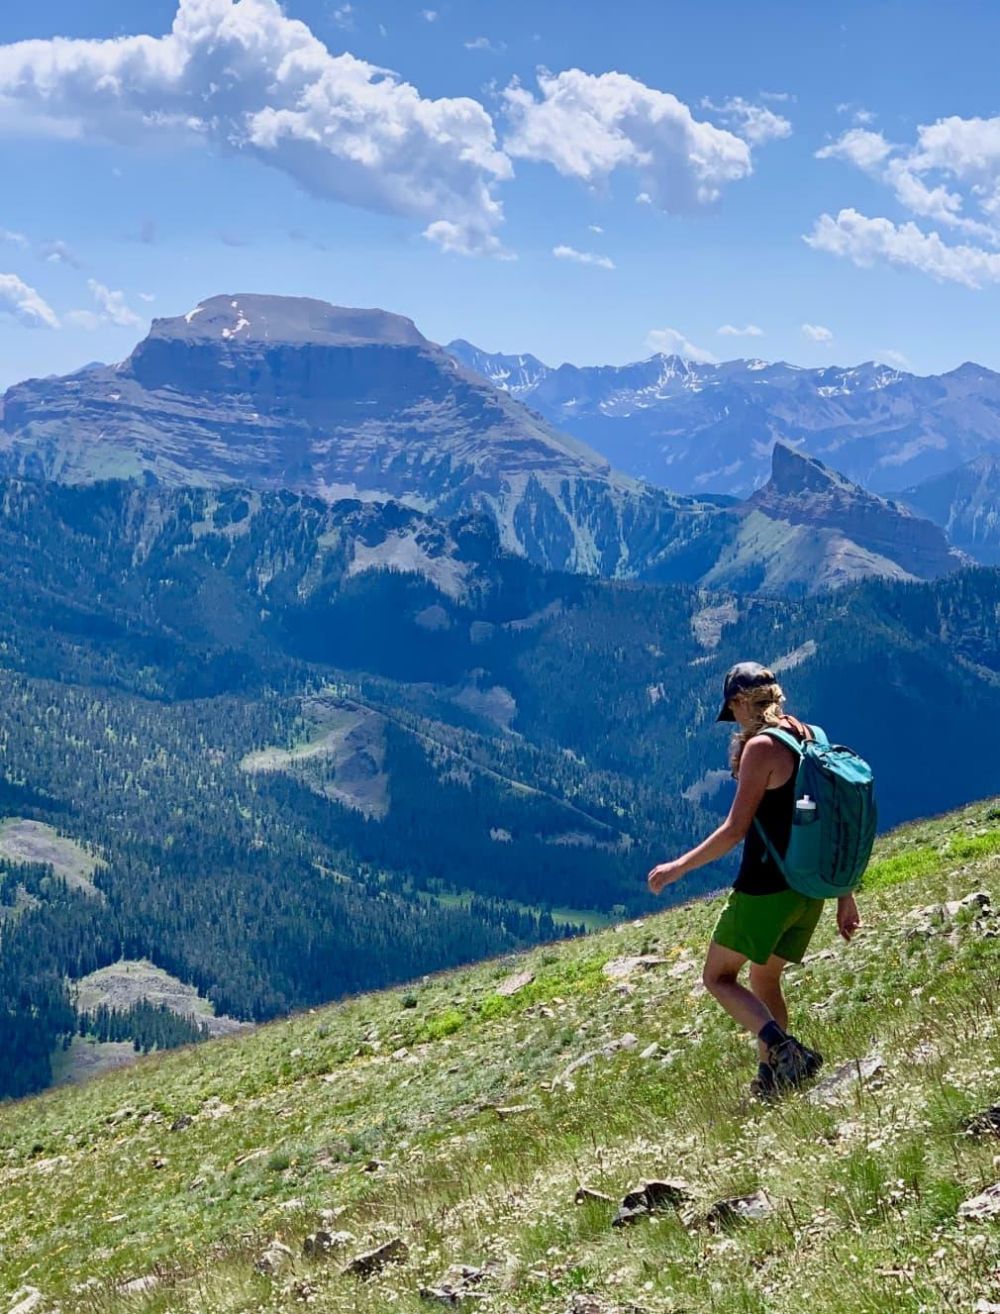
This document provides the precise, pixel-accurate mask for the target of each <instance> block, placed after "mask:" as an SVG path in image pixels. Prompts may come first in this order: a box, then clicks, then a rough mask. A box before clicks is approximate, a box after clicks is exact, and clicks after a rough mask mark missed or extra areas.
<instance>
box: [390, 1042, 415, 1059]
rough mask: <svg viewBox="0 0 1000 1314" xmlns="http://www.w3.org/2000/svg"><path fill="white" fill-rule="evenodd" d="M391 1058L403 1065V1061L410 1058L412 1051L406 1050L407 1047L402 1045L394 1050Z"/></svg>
mask: <svg viewBox="0 0 1000 1314" xmlns="http://www.w3.org/2000/svg"><path fill="white" fill-rule="evenodd" d="M389 1057H390V1058H391V1059H392V1060H393V1061H394V1062H396V1063H401V1062H402V1061H403V1059H405V1058H409V1057H410V1051H409V1050H408V1049H407V1048H406V1046H405V1045H401V1046H400V1048H399V1049H397V1050H393V1052H392V1053H391V1054H390V1055H389Z"/></svg>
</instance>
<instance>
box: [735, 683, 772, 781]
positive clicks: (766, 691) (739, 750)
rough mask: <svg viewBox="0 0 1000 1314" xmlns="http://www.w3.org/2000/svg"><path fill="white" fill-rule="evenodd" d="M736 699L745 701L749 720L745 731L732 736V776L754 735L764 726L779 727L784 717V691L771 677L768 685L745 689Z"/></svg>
mask: <svg viewBox="0 0 1000 1314" xmlns="http://www.w3.org/2000/svg"><path fill="white" fill-rule="evenodd" d="M768 673H769V674H770V672H768ZM737 697H741V698H743V699H744V700H745V702H746V704H747V706H748V708H749V710H750V717H751V720H750V724H749V725H748V726H747V727H746V729H741V730H739V731H737V733H736V734H735V735H733V739H732V743H731V744H730V748H729V765H730V768H731V769H732V773H733V775H734V776H738V775H739V773H740V758H741V757H742V756H743V750H744V748H746V746H747V744H748V743H749V742H750V740H751V739H752V738H753V737H754V735H759V734H760V732H761V731H762V730H763V729H764V728H765V727H766V726H777V725H780V724H781V721H782V718H783V717H784V715H785V712H784V705H785V694H784V690H783V689H782V687H781V685H780V684H779V683H778V682H777V680H776V679H775V678H774V676H773V675H772V676H771V682H770V684H758V685H756V686H755V687H754V688H752V689H745V690H743V692H742V693H741V694H738V695H737Z"/></svg>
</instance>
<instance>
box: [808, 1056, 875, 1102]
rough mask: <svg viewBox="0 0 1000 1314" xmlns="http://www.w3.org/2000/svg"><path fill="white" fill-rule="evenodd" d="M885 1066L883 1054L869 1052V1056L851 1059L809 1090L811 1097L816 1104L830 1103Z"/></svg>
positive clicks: (869, 1078) (870, 1077) (868, 1079)
mask: <svg viewBox="0 0 1000 1314" xmlns="http://www.w3.org/2000/svg"><path fill="white" fill-rule="evenodd" d="M884 1067H885V1060H884V1059H883V1058H882V1056H881V1054H869V1055H868V1057H867V1058H863V1059H850V1060H849V1061H848V1062H847V1063H841V1065H840V1066H839V1067H837V1068H834V1070H833V1071H832V1072H831V1073H829V1074H828V1075H827V1076H825V1077H824V1078H823V1079H822V1080H821V1081H818V1082H817V1083H816V1085H815V1086H814V1087H813V1088H812V1090H811V1091H810V1092H809V1099H810V1100H812V1102H813V1103H814V1104H830V1103H832V1102H833V1101H834V1100H837V1099H839V1098H840V1097H841V1095H843V1094H845V1092H847V1091H848V1090H850V1089H851V1088H852V1087H853V1086H857V1085H858V1084H859V1083H863V1082H868V1081H871V1079H872V1078H873V1077H874V1076H875V1075H876V1074H877V1073H879V1072H881V1071H882V1070H883V1068H884Z"/></svg>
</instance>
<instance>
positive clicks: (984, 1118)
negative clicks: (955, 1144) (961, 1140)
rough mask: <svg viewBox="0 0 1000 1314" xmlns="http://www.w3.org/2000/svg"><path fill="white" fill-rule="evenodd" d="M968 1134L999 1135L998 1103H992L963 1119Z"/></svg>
mask: <svg viewBox="0 0 1000 1314" xmlns="http://www.w3.org/2000/svg"><path fill="white" fill-rule="evenodd" d="M965 1132H966V1135H968V1136H1000V1104H993V1105H991V1106H990V1108H988V1109H983V1110H982V1111H981V1112H980V1113H974V1114H973V1115H972V1117H971V1118H966V1120H965Z"/></svg>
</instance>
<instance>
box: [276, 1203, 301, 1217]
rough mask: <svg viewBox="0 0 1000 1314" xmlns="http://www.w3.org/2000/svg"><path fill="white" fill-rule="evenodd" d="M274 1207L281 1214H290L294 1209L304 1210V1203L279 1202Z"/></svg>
mask: <svg viewBox="0 0 1000 1314" xmlns="http://www.w3.org/2000/svg"><path fill="white" fill-rule="evenodd" d="M276 1207H277V1208H278V1209H280V1210H281V1211H282V1212H283V1213H287V1214H290V1213H292V1212H293V1211H294V1210H296V1209H304V1208H305V1207H306V1202H305V1200H281V1201H279V1202H278V1204H277V1206H276Z"/></svg>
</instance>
